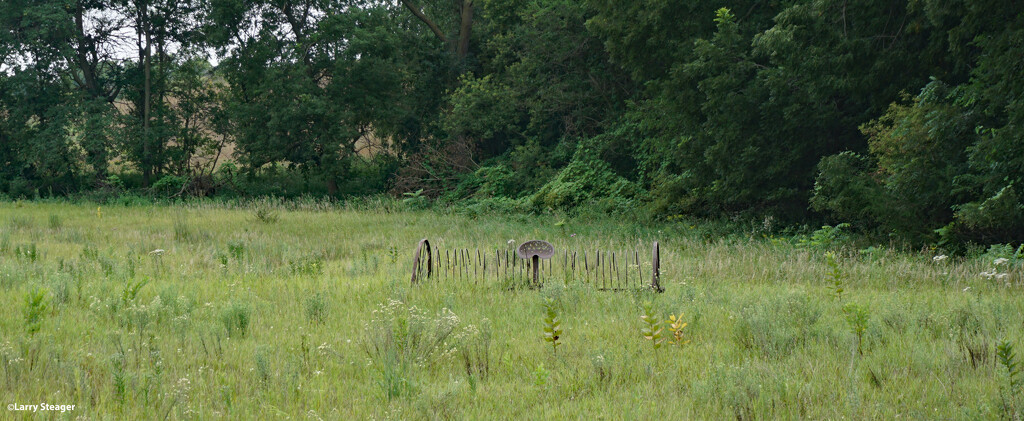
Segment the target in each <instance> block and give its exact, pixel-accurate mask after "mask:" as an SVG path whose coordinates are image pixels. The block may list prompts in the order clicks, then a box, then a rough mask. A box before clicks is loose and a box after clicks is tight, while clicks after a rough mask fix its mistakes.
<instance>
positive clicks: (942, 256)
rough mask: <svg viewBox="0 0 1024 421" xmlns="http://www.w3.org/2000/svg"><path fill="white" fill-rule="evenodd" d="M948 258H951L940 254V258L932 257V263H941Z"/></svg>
mask: <svg viewBox="0 0 1024 421" xmlns="http://www.w3.org/2000/svg"><path fill="white" fill-rule="evenodd" d="M948 257H949V256H946V255H945V254H940V255H938V256H935V257H932V261H933V262H941V261H943V260H946V259H947V258H948Z"/></svg>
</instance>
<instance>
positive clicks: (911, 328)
mask: <svg viewBox="0 0 1024 421" xmlns="http://www.w3.org/2000/svg"><path fill="white" fill-rule="evenodd" d="M253 206H272V207H273V209H274V211H275V212H277V216H278V219H277V220H276V221H275V222H273V223H267V222H261V221H260V220H259V218H258V217H254V213H253V212H254V211H253V209H254V207H253ZM38 215H52V216H50V217H49V223H40V222H37V221H36V220H37V219H38V218H39V217H38ZM100 215H102V216H100ZM0 221H5V223H4V224H3V230H2V231H0V306H3V307H4V308H5V309H8V310H9V311H4V312H0V373H2V374H0V398H2V399H3V400H4V401H5V402H8V403H10V402H49V403H54V404H76V405H78V406H77V407H76V409H75V411H74V412H73V413H72V414H70V415H71V416H70V418H77V417H82V418H88V419H93V418H98V419H111V418H116V419H152V418H167V419H219V418H229V419H236V418H257V419H267V418H271V419H276V418H284V417H291V418H323V419H365V418H409V419H417V418H434V417H451V418H469V419H490V418H513V417H514V418H592V417H598V416H603V417H606V418H616V419H618V418H629V419H632V418H642V419H648V418H663V419H664V418H667V419H695V418H696V419H708V418H710V419H722V418H743V419H750V418H830V419H834V418H853V419H864V418H897V417H899V418H913V419H935V418H943V419H948V418H958V419H986V418H1006V417H1011V418H1012V417H1013V416H1019V414H1020V408H1021V407H1022V405H1021V396H1022V394H1021V391H1020V390H1019V389H1020V383H1021V382H1020V381H1018V380H1019V378H1020V377H1019V375H1018V374H1013V375H1011V374H1009V373H1014V372H1015V370H1016V366H1013V365H1011V364H1010V362H1011V357H1010V355H1011V354H1010V353H1009V352H1008V351H1009V350H1012V349H1018V350H1019V349H1021V347H1022V346H1024V335H1022V333H1021V329H1020V326H1022V325H1024V312H1022V311H1021V309H1022V308H1024V294H1022V293H1021V292H1022V288H1021V268H1020V264H1021V263H1020V262H1019V261H1017V260H1007V261H1000V262H999V263H998V264H997V263H995V262H994V259H995V258H1000V257H997V256H996V254H998V253H1002V252H1000V251H999V250H994V251H992V253H995V254H989V255H984V256H983V257H979V258H976V259H964V258H956V257H950V258H944V259H934V257H936V256H935V255H936V254H938V253H937V252H932V251H922V252H917V253H904V252H896V251H893V250H891V249H889V248H886V247H882V246H881V245H875V247H873V248H870V249H863V250H866V251H864V252H861V249H858V248H850V247H849V244H848V243H834V242H831V241H829V242H821V241H817V242H815V241H812V240H813V239H814V238H816V237H814V236H813V235H812V236H809V237H802V238H798V239H796V240H790V239H787V238H779V237H775V238H773V237H771V236H770V235H760V234H758V235H746V234H743V235H735V236H731V235H720V234H721V231H719V229H718V228H715V227H713V226H712V227H702V226H698V225H691V224H690V223H679V222H674V223H667V224H662V225H646V226H645V225H634V224H632V223H629V222H625V221H621V220H615V219H601V218H592V217H589V216H588V217H587V218H585V219H584V218H566V217H564V216H558V217H555V216H512V217H510V216H500V217H499V216H487V215H473V216H461V215H458V214H454V213H444V214H441V213H437V212H436V211H429V210H426V211H413V212H409V211H402V210H401V204H400V203H398V202H394V201H383V200H382V201H380V202H379V203H370V202H367V203H361V204H358V205H345V204H339V203H322V202H308V203H304V204H302V203H299V204H288V203H278V202H266V203H263V204H260V203H257V204H252V203H249V204H246V203H237V204H230V205H226V204H223V203H222V204H217V203H204V202H195V203H183V204H177V205H156V206H149V207H123V206H115V205H104V206H103V207H102V209H101V212H100V213H98V212H97V209H96V206H95V205H73V204H66V203H34V202H24V203H20V204H18V205H14V204H9V203H0ZM40 221H44V220H43V219H40ZM424 237H426V238H430V239H431V242H432V243H433V244H435V245H436V246H437V247H442V248H460V247H473V248H475V247H481V248H484V247H503V246H504V245H505V244H506V242H507V241H508V240H510V239H513V240H515V242H521V241H525V240H528V239H545V240H548V241H551V242H552V243H553V244H554V245H555V246H556V247H557V248H570V249H577V250H579V249H594V248H598V247H603V248H612V247H611V246H613V245H614V246H622V247H636V248H641V250H643V247H649V246H650V242H651V241H653V240H658V241H660V243H661V247H662V248H661V252H662V256H661V257H662V258H661V261H662V284H663V286H664V287H665V288H666V292H665V293H663V294H654V293H651V292H649V291H636V292H615V293H613V292H601V291H597V290H595V289H594V287H593V286H592V285H588V284H585V283H580V282H576V281H574V280H571V279H570V280H569V281H568V282H566V283H564V284H563V283H562V282H553V283H549V284H548V285H546V286H545V287H544V288H542V289H539V290H530V289H508V288H504V287H503V286H502V285H499V284H497V283H493V282H492V283H487V282H472V279H469V280H463V281H462V282H459V281H437V280H434V279H431V280H427V281H424V282H421V283H419V284H418V285H415V286H412V285H409V283H408V279H409V274H408V273H407V270H408V269H409V267H410V265H411V253H412V251H413V248H414V247H415V245H416V242H417V241H418V240H419V239H421V238H424ZM819 237H820V236H819ZM830 238H831V237H830ZM808 239H811V240H808ZM28 250H33V251H28ZM156 250H162V251H161V252H160V253H153V252H154V251H156ZM1009 250H1010V252H1011V253H1012V252H1013V251H1014V250H1016V247H1012V248H1009ZM827 251H832V252H834V253H836V254H835V257H834V258H833V259H832V260H831V264H830V263H829V262H830V260H829V259H828V258H827V257H826V254H825V253H826V252H827ZM1004 254H1005V253H1004ZM32 256H34V257H32ZM999 256H1001V255H999ZM1011 257H1012V256H1011ZM993 268H995V269H996V275H1000V276H992V277H986V276H982V275H980V274H981V273H982V272H988V271H990V270H992V269H993ZM836 274H841V276H837V275H836ZM1002 274H1005V276H1001V275H1002ZM839 278H841V283H839V282H836V279H839ZM837 285H838V286H840V287H841V288H842V293H841V299H837V295H839V294H838V292H837V291H836V286H837ZM547 299H550V300H551V301H550V303H549V304H548V305H549V307H548V308H550V309H551V310H552V311H554V312H556V314H557V319H558V323H559V326H558V328H559V330H561V332H560V335H559V339H558V343H559V345H558V346H557V353H556V352H553V349H554V345H553V344H552V343H550V342H545V340H544V328H545V326H546V325H545V321H544V316H545V314H546V309H545V302H546V300H547ZM647 302H650V307H649V310H647V311H645V309H644V304H645V303H647ZM391 303H400V304H394V305H393V304H391ZM849 303H856V304H854V305H849ZM392 305H393V306H394V308H391V309H389V307H388V306H392ZM848 305H849V306H848ZM382 306H383V307H382ZM648 313H649V314H650V315H651V319H650V320H651V321H652V323H653V322H657V323H661V324H660V325H659V327H661V328H664V329H665V330H664V331H662V332H661V334H662V339H671V340H672V341H683V342H685V341H689V342H686V343H685V346H678V347H677V346H662V347H660V349H658V350H657V351H655V350H654V349H652V348H653V346H652V344H651V342H650V341H648V340H645V339H644V334H642V333H641V332H640V328H641V327H642V322H641V316H642V315H646V314H648ZM680 313H682V314H683V315H682V316H674V317H675V318H674V319H673V320H670V321H671V323H670V324H665V323H664V318H665V317H664V316H666V315H670V314H671V315H678V314H680ZM673 324H674V326H676V327H677V329H682V328H681V326H684V325H685V330H684V332H685V335H684V336H680V337H679V338H678V339H677V338H676V335H675V331H673V330H672V329H671V328H670V327H671V326H672V325H673ZM651 328H653V329H655V330H656V329H657V327H654V326H652V327H651ZM682 338H685V339H682ZM1003 341H1005V343H1004V342H1003ZM1005 344H1010V345H1011V346H1012V347H1013V348H1009V347H1007V346H1005ZM997 345H999V346H1001V348H999V349H997ZM654 352H657V353H658V354H657V355H655V354H654ZM655 357H657V359H656V358H655ZM1014 358H1017V357H1014ZM1013 361H1016V360H1013ZM1007 367H1012V368H1010V369H1008V368H1007ZM2 410H4V409H3V408H0V411H2ZM1015 414H1016V415H1015ZM19 415H21V414H13V413H7V412H4V413H3V415H2V416H0V418H12V417H18V416H19Z"/></svg>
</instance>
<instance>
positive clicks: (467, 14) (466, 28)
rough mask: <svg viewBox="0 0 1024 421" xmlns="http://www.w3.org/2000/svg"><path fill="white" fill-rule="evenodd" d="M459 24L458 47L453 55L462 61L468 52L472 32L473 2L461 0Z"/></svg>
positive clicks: (471, 0)
mask: <svg viewBox="0 0 1024 421" xmlns="http://www.w3.org/2000/svg"><path fill="white" fill-rule="evenodd" d="M461 22H462V23H461V24H460V25H459V46H458V49H457V50H455V54H456V55H457V56H458V57H459V59H464V58H466V54H467V53H468V52H469V36H470V33H471V32H472V30H473V0H463V2H462V19H461Z"/></svg>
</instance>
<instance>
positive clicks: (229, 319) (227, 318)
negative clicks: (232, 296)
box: [220, 301, 252, 337]
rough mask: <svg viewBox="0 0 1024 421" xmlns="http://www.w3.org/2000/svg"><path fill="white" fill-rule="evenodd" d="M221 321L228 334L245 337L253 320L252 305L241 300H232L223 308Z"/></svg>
mask: <svg viewBox="0 0 1024 421" xmlns="http://www.w3.org/2000/svg"><path fill="white" fill-rule="evenodd" d="M220 321H221V323H222V324H223V325H224V328H225V329H227V331H228V336H234V335H235V334H237V335H238V336H241V337H245V335H246V334H247V333H248V332H249V324H250V323H251V322H252V307H250V306H249V305H248V304H246V303H243V302H240V301H231V302H230V303H228V305H227V306H225V307H224V309H223V310H221V313H220Z"/></svg>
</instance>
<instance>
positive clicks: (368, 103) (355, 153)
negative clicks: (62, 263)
mask: <svg viewBox="0 0 1024 421" xmlns="http://www.w3.org/2000/svg"><path fill="white" fill-rule="evenodd" d="M0 25H2V30H0V59H2V63H0V70H2V71H0V193H2V194H3V195H5V196H8V197H36V196H47V195H69V194H79V193H82V192H88V191H93V190H96V189H106V188H111V186H121V185H127V187H128V188H137V189H146V191H150V192H154V193H155V194H169V195H182V194H196V195H209V194H229V193H230V194H243V195H244V194H265V193H270V194H302V193H307V194H323V195H330V196H335V197H341V196H346V195H354V194H366V193H375V192H391V193H393V194H402V193H406V192H415V191H421V192H422V194H425V195H427V196H429V197H432V198H439V199H441V200H444V201H451V202H466V203H469V202H481V201H484V202H486V201H491V202H492V203H501V204H504V205H508V206H514V207H516V208H518V209H521V210H526V211H547V210H555V211H569V212H571V211H573V210H574V209H579V208H581V207H589V208H597V209H599V210H602V211H606V212H625V211H633V212H635V211H637V210H642V211H643V212H644V213H645V214H646V215H648V216H649V217H652V218H666V217H672V216H676V215H693V216H701V217H730V218H750V219H754V218H764V217H772V218H776V219H778V220H782V221H786V222H789V223H807V222H811V221H813V222H821V221H833V222H849V223H851V224H854V225H855V226H857V227H860V228H861V229H864V230H873V231H875V232H879V233H884V234H887V235H888V234H892V235H897V236H900V237H902V238H906V239H909V240H911V241H950V242H983V243H984V242H988V243H991V242H1021V241H1024V222H1022V221H1024V202H1022V201H1021V200H1022V198H1024V179H1022V178H1024V55H1022V54H1021V51H1024V3H1021V2H1017V1H997V0H992V1H967V0H953V1H939V0H923V1H908V0H904V1H878V0H868V1H861V2H848V1H845V0H802V1H796V0H790V1H768V2H763V1H732V2H725V1H702V2H694V1H671V0H645V1H640V2H637V1H625V0H585V1H569V0H534V1H523V0H507V1H493V0H415V1H414V0H393V1H360V0H184V1H167V0H38V1H29V0H7V1H5V3H4V5H3V6H2V7H0ZM246 180H248V182H247V183H248V184H246ZM287 180H301V181H298V182H296V183H293V184H295V186H292V185H291V184H288V183H290V182H289V181H287ZM271 185H273V186H276V187H273V188H271V187H268V186H271ZM286 185H287V186H286ZM288 186H291V187H288ZM225 192H228V193H225Z"/></svg>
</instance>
